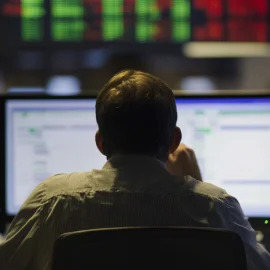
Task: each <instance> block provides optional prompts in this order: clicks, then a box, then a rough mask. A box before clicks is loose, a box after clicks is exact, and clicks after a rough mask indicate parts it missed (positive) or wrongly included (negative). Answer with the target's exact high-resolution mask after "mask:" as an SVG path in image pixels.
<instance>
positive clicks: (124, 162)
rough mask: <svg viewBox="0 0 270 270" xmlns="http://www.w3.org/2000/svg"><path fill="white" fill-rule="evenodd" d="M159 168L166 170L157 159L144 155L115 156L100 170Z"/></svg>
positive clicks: (163, 164)
mask: <svg viewBox="0 0 270 270" xmlns="http://www.w3.org/2000/svg"><path fill="white" fill-rule="evenodd" d="M134 167H136V168H138V167H140V168H148V169H151V168H155V169H157V168H160V169H163V170H164V169H166V164H165V163H164V162H162V161H161V160H159V159H156V158H153V157H148V156H144V155H115V156H113V157H111V158H110V159H109V160H108V161H107V162H106V163H105V165H104V166H103V168H102V169H105V170H106V169H124V168H134Z"/></svg>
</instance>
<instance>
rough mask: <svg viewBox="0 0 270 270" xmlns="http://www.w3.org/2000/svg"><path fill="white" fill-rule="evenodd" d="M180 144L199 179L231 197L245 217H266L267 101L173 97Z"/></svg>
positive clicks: (269, 182)
mask: <svg viewBox="0 0 270 270" xmlns="http://www.w3.org/2000/svg"><path fill="white" fill-rule="evenodd" d="M177 111H178V126H179V127H181V129H182V131H183V140H182V141H183V142H184V143H185V144H186V145H188V146H191V147H192V148H193V149H194V150H195V154H196V156H197V158H198V162H199V165H200V168H201V171H202V175H203V179H204V180H205V181H207V182H210V183H212V184H214V185H217V186H219V187H222V188H223V189H225V190H226V191H227V192H228V193H229V194H231V195H233V196H235V197H236V198H237V199H238V200H239V202H240V203H241V206H242V208H243V210H244V213H245V214H246V215H247V216H249V217H270V196H269V194H270V96H269V97H222V98H221V97H212V98H210V97H209V98H207V97H204V98H178V99H177Z"/></svg>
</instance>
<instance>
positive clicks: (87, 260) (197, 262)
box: [52, 227, 247, 270]
mask: <svg viewBox="0 0 270 270" xmlns="http://www.w3.org/2000/svg"><path fill="white" fill-rule="evenodd" d="M101 266H109V267H115V266H116V267H121V266H122V267H125V268H126V269H128V268H131V269H140V270H141V269H146V268H147V269H155V268H158V269H162V268H163V269H178V270H182V269H183V270H184V269H187V270H193V269H194V270H195V269H196V270H246V269H247V265H246V257H245V250H244V246H243V243H242V241H241V239H240V237H239V236H238V235H237V234H236V233H234V232H231V231H225V230H218V229H199V228H175V227H172V228H171V227H168V228H158V227H138V228H114V229H99V230H89V231H79V232H72V233H65V234H63V235H61V236H60V237H59V238H58V239H57V241H56V243H55V246H54V251H53V258H52V269H53V270H64V269H65V270H75V269H76V270H82V269H90V270H92V269H97V268H95V267H101ZM127 267H128V268H127ZM103 269H105V268H103ZM113 269H116V268H113Z"/></svg>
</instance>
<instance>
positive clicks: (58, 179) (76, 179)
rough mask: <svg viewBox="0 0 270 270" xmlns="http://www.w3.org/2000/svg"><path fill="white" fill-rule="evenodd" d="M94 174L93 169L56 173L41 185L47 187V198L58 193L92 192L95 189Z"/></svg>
mask: <svg viewBox="0 0 270 270" xmlns="http://www.w3.org/2000/svg"><path fill="white" fill-rule="evenodd" d="M92 175H93V171H90V172H74V173H62V174H56V175H54V176H52V177H49V178H47V179H46V180H44V181H43V182H42V183H41V185H42V186H43V189H45V193H46V199H50V198H52V197H56V196H58V195H72V194H75V193H78V192H84V191H87V192H91V191H92V190H94V186H93V183H92V181H91V179H92Z"/></svg>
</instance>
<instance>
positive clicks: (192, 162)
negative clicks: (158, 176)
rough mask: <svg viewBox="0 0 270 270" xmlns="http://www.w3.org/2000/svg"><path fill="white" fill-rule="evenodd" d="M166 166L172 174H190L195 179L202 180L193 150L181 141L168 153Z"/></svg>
mask: <svg viewBox="0 0 270 270" xmlns="http://www.w3.org/2000/svg"><path fill="white" fill-rule="evenodd" d="M167 167H168V170H169V172H170V173H171V174H173V175H177V176H186V175H190V176H191V177H193V178H195V179H196V180H199V181H202V175H201V172H200V168H199V165H198V162H197V159H196V156H195V153H194V151H193V150H192V149H191V148H189V147H187V146H186V145H184V144H182V143H181V144H180V145H179V146H178V148H177V149H176V150H175V151H174V152H173V153H171V154H170V156H169V160H168V163H167Z"/></svg>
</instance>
